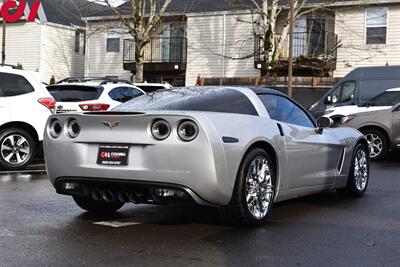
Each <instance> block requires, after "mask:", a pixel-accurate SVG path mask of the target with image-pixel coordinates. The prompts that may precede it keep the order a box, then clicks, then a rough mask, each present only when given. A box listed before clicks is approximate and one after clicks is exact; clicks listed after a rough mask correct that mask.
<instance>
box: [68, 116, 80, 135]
mask: <svg viewBox="0 0 400 267" xmlns="http://www.w3.org/2000/svg"><path fill="white" fill-rule="evenodd" d="M66 132H67V135H68V137H70V138H76V137H78V135H79V134H80V132H81V126H80V125H79V123H78V122H77V121H76V120H75V119H71V120H69V121H68V122H67V126H66Z"/></svg>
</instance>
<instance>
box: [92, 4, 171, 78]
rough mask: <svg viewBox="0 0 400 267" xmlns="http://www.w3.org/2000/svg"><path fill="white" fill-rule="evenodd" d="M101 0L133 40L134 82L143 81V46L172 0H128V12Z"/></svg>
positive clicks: (147, 42) (148, 40) (147, 41)
mask: <svg viewBox="0 0 400 267" xmlns="http://www.w3.org/2000/svg"><path fill="white" fill-rule="evenodd" d="M101 1H103V2H104V3H105V4H106V5H107V6H108V7H109V8H110V9H111V10H112V11H113V13H114V14H115V16H116V18H117V20H119V21H120V22H121V24H122V26H123V27H124V28H125V29H126V32H127V33H128V34H130V35H131V36H132V37H133V39H134V42H135V63H136V82H142V81H143V62H144V52H145V46H146V45H147V44H149V43H150V41H151V37H152V36H151V33H152V31H153V30H154V29H156V28H157V27H158V25H159V22H160V20H161V18H162V16H163V15H164V13H165V11H166V9H167V7H168V6H169V5H170V3H171V2H172V0H165V1H162V2H163V3H162V4H160V1H158V0H128V1H127V2H129V3H130V10H129V12H128V14H127V13H126V12H122V10H121V9H120V8H118V7H115V6H113V5H112V1H111V0H100V1H98V2H101Z"/></svg>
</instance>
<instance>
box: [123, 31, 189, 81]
mask: <svg viewBox="0 0 400 267" xmlns="http://www.w3.org/2000/svg"><path fill="white" fill-rule="evenodd" d="M186 53H187V40H186V38H182V37H156V38H152V39H151V41H150V43H149V44H147V45H146V47H145V50H144V65H143V68H144V74H145V76H149V75H150V76H151V75H152V74H153V75H161V74H163V73H168V72H174V73H182V72H183V73H185V71H186ZM123 64H124V69H125V70H129V71H131V72H132V73H135V72H136V64H135V41H134V40H133V39H125V40H124V50H123Z"/></svg>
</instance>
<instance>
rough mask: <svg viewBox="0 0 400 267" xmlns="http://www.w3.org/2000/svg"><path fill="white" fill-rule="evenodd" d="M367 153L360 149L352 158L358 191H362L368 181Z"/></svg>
mask: <svg viewBox="0 0 400 267" xmlns="http://www.w3.org/2000/svg"><path fill="white" fill-rule="evenodd" d="M367 157H368V155H367V153H366V152H365V151H364V150H362V149H360V150H358V151H357V154H356V156H355V159H354V181H355V186H356V188H357V189H358V190H359V191H364V190H365V187H366V186H367V183H368V159H367Z"/></svg>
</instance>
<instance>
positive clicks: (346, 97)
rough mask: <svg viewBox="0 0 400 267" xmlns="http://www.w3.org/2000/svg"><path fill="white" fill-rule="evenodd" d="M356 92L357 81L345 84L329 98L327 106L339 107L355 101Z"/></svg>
mask: <svg viewBox="0 0 400 267" xmlns="http://www.w3.org/2000/svg"><path fill="white" fill-rule="evenodd" d="M355 91H356V82H355V81H349V82H344V83H342V84H341V85H339V86H338V87H337V88H336V89H335V90H334V91H333V93H332V95H330V96H328V99H327V104H334V105H338V104H344V103H349V102H351V101H352V100H353V99H354V94H355Z"/></svg>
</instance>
